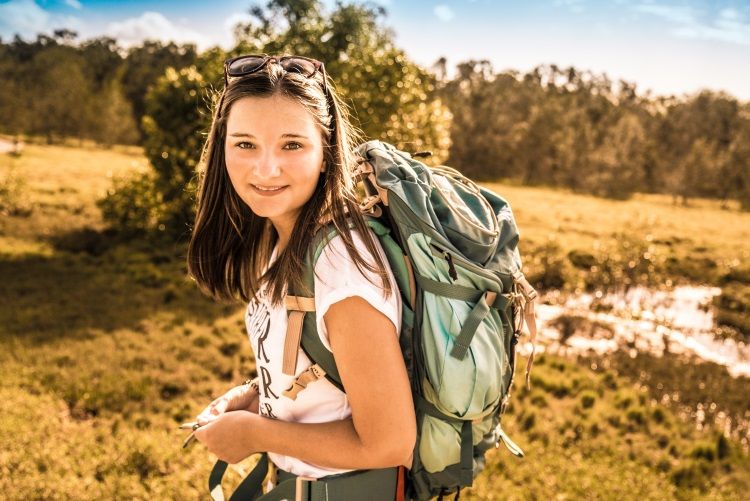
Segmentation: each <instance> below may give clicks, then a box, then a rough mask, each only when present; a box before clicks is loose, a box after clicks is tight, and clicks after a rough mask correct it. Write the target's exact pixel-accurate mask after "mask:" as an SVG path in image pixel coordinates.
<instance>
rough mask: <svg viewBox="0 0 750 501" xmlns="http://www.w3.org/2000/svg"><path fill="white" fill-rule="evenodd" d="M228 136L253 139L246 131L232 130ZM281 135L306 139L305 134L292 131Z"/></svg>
mask: <svg viewBox="0 0 750 501" xmlns="http://www.w3.org/2000/svg"><path fill="white" fill-rule="evenodd" d="M229 137H249V138H253V139H255V136H253V135H252V134H248V133H247V132H233V133H231V134H229ZM281 137H283V138H297V139H308V137H307V136H303V135H302V134H294V133H292V132H287V133H286V134H282V135H281Z"/></svg>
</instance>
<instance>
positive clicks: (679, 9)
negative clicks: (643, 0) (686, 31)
mask: <svg viewBox="0 0 750 501" xmlns="http://www.w3.org/2000/svg"><path fill="white" fill-rule="evenodd" d="M633 8H634V9H635V10H637V11H638V12H644V13H646V14H652V15H655V16H658V17H661V18H664V19H666V20H667V21H671V22H673V23H679V24H692V23H695V12H694V11H693V8H692V7H690V6H686V5H685V6H682V5H656V4H639V5H635V6H634V7H633Z"/></svg>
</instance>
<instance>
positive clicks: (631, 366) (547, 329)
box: [519, 286, 750, 451]
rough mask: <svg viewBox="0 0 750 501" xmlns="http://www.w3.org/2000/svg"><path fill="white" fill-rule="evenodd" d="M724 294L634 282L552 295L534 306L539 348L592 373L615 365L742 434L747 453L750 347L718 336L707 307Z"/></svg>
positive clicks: (696, 417)
mask: <svg viewBox="0 0 750 501" xmlns="http://www.w3.org/2000/svg"><path fill="white" fill-rule="evenodd" d="M720 292H721V289H719V288H716V287H701V286H680V287H676V288H674V289H673V290H671V291H658V290H651V289H648V288H645V287H633V288H631V289H630V290H629V291H628V292H627V293H620V294H580V295H577V296H575V297H570V298H563V296H562V295H560V294H559V293H557V292H553V293H550V294H548V295H546V296H545V297H544V298H543V299H542V301H540V303H542V304H539V305H538V306H537V317H538V321H539V341H538V345H537V347H536V350H537V352H543V351H545V349H548V350H551V351H558V352H563V353H565V354H567V355H572V356H576V357H579V358H580V359H581V360H586V361H587V362H586V363H590V364H591V368H592V369H594V370H597V369H608V368H610V367H612V368H617V370H618V371H620V372H621V373H622V374H623V375H629V376H631V377H634V378H635V379H636V380H637V381H638V384H639V386H641V387H642V388H643V389H644V390H645V389H647V388H648V387H651V388H652V389H653V390H654V392H653V395H654V396H655V398H656V399H657V400H660V401H661V403H662V404H665V405H676V406H677V407H679V408H681V410H680V413H681V414H683V415H685V417H688V418H689V419H691V420H693V422H694V423H695V425H696V427H697V428H698V429H703V428H704V426H705V425H713V426H714V427H715V428H716V429H718V430H721V431H723V433H724V434H725V435H726V436H734V437H736V438H738V439H739V440H740V442H741V443H742V445H743V448H744V449H745V450H746V451H747V450H748V448H750V402H748V400H747V397H746V396H745V395H747V394H748V388H747V383H746V380H745V378H746V377H750V346H748V344H746V343H743V342H741V341H736V340H733V339H722V338H721V337H720V336H717V335H716V332H717V329H716V326H715V325H714V315H713V311H712V309H711V307H710V304H711V300H712V298H713V297H714V296H716V295H718V294H719V293H720ZM522 339H525V340H527V341H528V337H524V338H522ZM519 350H520V353H522V354H524V355H528V353H529V352H530V351H531V345H530V344H529V343H528V342H526V343H522V344H519ZM686 360H689V361H688V362H686ZM690 361H692V362H690ZM700 361H706V362H714V363H715V364H719V365H721V366H724V367H726V371H724V370H720V369H719V367H717V366H715V365H712V364H700ZM717 402H718V405H717Z"/></svg>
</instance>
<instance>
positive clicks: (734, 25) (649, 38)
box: [0, 0, 750, 100]
mask: <svg viewBox="0 0 750 501" xmlns="http://www.w3.org/2000/svg"><path fill="white" fill-rule="evenodd" d="M263 3H265V2H264V1H262V2H258V1H252V0H244V1H239V0H228V1H223V2H212V3H209V2H206V1H203V2H197V1H189V0H182V1H176V0H161V1H151V2H146V1H140V0H136V1H128V2H116V1H105V0H98V1H95V0H36V1H35V0H0V36H2V37H3V39H4V40H8V39H9V38H10V37H11V36H12V35H13V34H15V33H20V34H21V35H22V36H23V37H25V38H27V39H33V38H34V37H35V34H36V33H38V32H47V33H50V32H51V30H52V29H54V28H58V27H69V28H71V29H74V30H76V31H78V32H79V34H80V36H81V37H83V38H90V37H93V36H99V35H103V34H107V35H110V36H114V37H115V38H117V39H118V40H120V41H121V42H122V43H123V44H128V43H138V42H139V41H141V40H142V39H144V38H161V39H175V40H177V41H181V42H187V41H192V42H195V43H197V44H198V46H199V48H201V49H202V48H206V47H209V46H211V45H216V44H218V45H222V46H224V47H229V46H230V45H231V43H232V32H231V27H232V25H233V24H234V23H235V22H236V21H239V20H241V19H243V18H246V17H247V14H246V12H247V10H248V8H249V6H250V5H253V4H263ZM323 3H324V4H325V5H327V6H329V7H330V6H332V5H333V0H324V2H323ZM374 3H379V4H381V5H383V6H384V7H385V8H386V9H387V11H388V16H387V18H386V20H385V22H386V24H387V25H388V26H390V27H391V28H393V30H394V31H395V33H396V40H397V43H398V45H399V46H400V47H402V48H403V49H404V50H406V52H407V53H408V54H409V55H410V56H411V58H412V59H413V60H415V61H416V62H418V63H420V64H423V65H430V64H432V63H433V62H434V61H435V60H437V59H438V58H439V57H440V56H445V57H447V58H448V63H449V66H452V65H455V64H456V63H458V62H461V61H464V60H467V59H469V58H474V59H489V60H490V61H492V63H493V65H494V67H495V68H496V69H498V70H503V69H508V68H513V69H517V70H521V71H526V70H529V69H531V68H533V67H534V66H536V65H538V64H544V63H555V64H557V65H559V66H563V67H565V66H568V65H574V66H576V67H577V68H580V69H588V70H591V71H594V72H597V73H601V72H606V73H607V75H609V77H610V78H612V79H613V80H616V79H618V78H624V79H626V80H628V81H631V82H635V83H637V84H638V88H639V90H640V91H645V90H646V89H650V90H651V91H652V92H653V93H655V94H677V95H679V94H683V93H686V92H687V93H689V92H695V91H696V90H698V89H701V88H710V89H715V90H725V91H728V92H730V93H731V94H733V95H735V96H737V97H739V98H740V99H743V100H750V0H721V1H713V2H709V1H705V0H688V1H674V0H636V1H626V0H600V1H594V0H529V1H525V2H523V1H516V2H510V1H504V0H498V1H491V0H437V1H422V0H412V1H408V0H402V1H397V0H374Z"/></svg>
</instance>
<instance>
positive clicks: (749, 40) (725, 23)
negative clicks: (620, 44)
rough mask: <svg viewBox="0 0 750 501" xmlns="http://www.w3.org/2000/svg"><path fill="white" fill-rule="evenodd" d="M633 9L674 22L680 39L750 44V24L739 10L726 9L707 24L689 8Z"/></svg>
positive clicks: (636, 7)
mask: <svg viewBox="0 0 750 501" xmlns="http://www.w3.org/2000/svg"><path fill="white" fill-rule="evenodd" d="M633 8H634V9H635V10H636V11H638V12H642V13H645V14H651V15H654V16H657V17H661V18H663V19H666V20H667V21H669V22H671V23H672V24H674V25H675V26H674V28H673V29H672V31H671V32H672V34H674V35H676V36H678V37H682V38H696V39H701V40H719V41H722V42H729V43H736V44H740V45H750V22H748V21H746V20H745V19H744V18H743V16H742V15H741V14H740V13H739V12H738V11H736V10H735V9H731V8H727V9H723V10H721V11H719V13H718V15H717V16H716V18H715V19H713V20H712V21H706V20H703V19H701V16H700V14H701V13H700V12H698V11H696V10H695V9H693V8H692V7H689V6H678V5H657V4H651V3H649V4H639V5H635V6H634V7H633Z"/></svg>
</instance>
